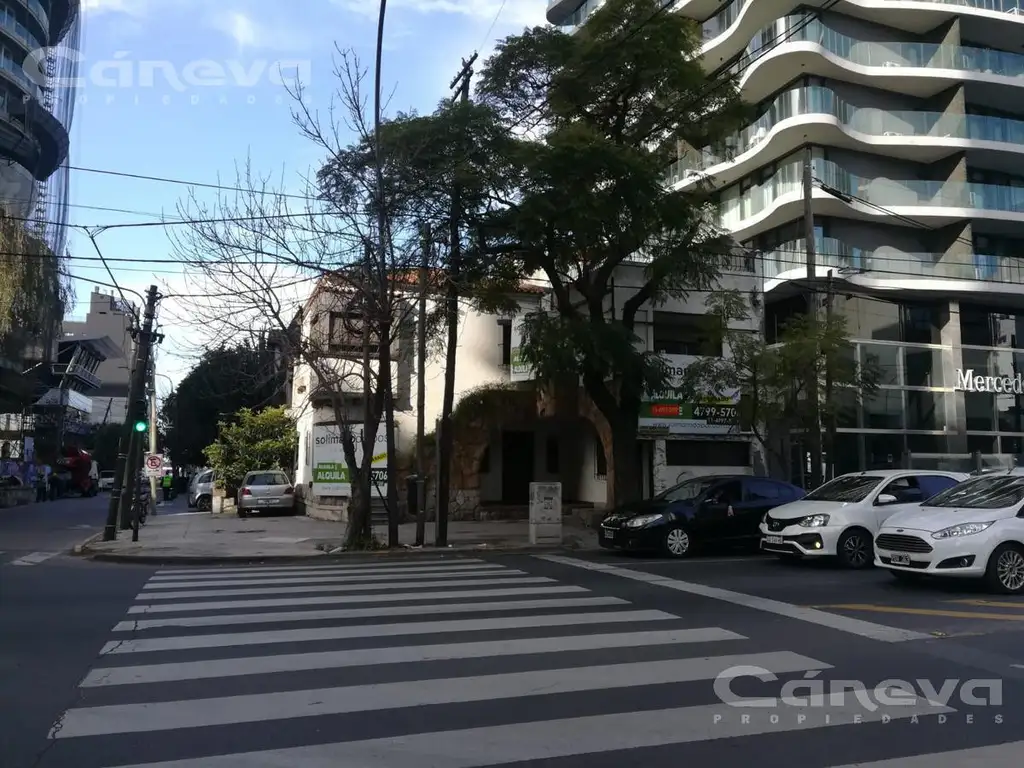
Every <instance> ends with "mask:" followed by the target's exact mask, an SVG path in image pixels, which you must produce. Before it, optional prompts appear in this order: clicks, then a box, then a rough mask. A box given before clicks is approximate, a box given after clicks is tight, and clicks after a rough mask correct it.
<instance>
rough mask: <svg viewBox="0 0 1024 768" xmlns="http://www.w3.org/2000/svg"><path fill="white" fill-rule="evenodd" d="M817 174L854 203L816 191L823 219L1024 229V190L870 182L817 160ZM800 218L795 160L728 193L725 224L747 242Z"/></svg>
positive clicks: (951, 183)
mask: <svg viewBox="0 0 1024 768" xmlns="http://www.w3.org/2000/svg"><path fill="white" fill-rule="evenodd" d="M814 175H815V177H816V178H817V179H819V180H820V181H822V182H823V183H824V184H826V185H828V186H829V187H831V188H832V189H834V190H836V191H837V192H839V193H840V194H842V195H849V196H851V197H852V198H856V199H852V200H847V201H844V200H842V199H840V198H838V197H836V196H834V195H832V194H831V193H829V192H825V191H824V190H822V189H818V188H815V190H814V194H813V197H814V207H815V211H816V212H817V213H820V214H824V215H830V216H836V217H840V218H858V219H863V220H867V221H871V220H878V219H879V217H885V216H891V215H897V216H903V217H908V218H911V219H914V220H919V221H921V220H924V221H927V222H928V225H929V226H934V227H941V226H947V225H949V224H953V223H956V222H962V221H965V220H969V219H988V220H989V222H990V225H991V226H992V227H993V228H994V229H1000V228H1002V229H1009V228H1016V229H1018V230H1019V228H1020V226H1021V225H1022V224H1024V185H1022V186H1021V187H1008V186H1000V185H996V184H976V183H970V182H957V181H924V180H920V179H910V180H893V179H886V178H874V179H868V178H863V177H859V176H856V175H854V174H852V173H849V172H848V171H846V170H845V169H843V168H842V167H841V166H839V165H837V164H836V163H833V162H829V161H825V160H821V159H815V161H814ZM802 215H803V163H802V161H794V162H792V163H789V164H787V165H785V166H783V167H782V168H780V169H779V170H778V171H777V172H776V173H775V174H774V175H773V176H771V177H770V178H769V179H767V180H766V181H765V182H764V183H762V184H760V185H759V186H756V187H752V188H751V189H748V190H747V191H746V192H743V193H741V194H738V195H730V194H729V191H726V193H725V195H724V197H723V201H722V206H721V225H722V226H723V227H724V228H726V229H728V230H729V231H730V232H731V233H732V235H733V237H735V238H736V239H737V240H739V241H744V240H748V239H750V238H751V237H754V236H755V235H757V234H759V233H761V232H764V231H767V230H769V229H773V228H775V227H777V226H781V225H782V224H784V223H786V222H788V221H793V220H796V219H798V218H800V217H801V216H802Z"/></svg>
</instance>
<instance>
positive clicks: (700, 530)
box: [598, 475, 804, 557]
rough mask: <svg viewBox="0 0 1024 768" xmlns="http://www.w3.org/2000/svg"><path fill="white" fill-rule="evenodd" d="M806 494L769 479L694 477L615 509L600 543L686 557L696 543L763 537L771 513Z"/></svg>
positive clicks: (603, 525)
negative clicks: (763, 522) (764, 521)
mask: <svg viewBox="0 0 1024 768" xmlns="http://www.w3.org/2000/svg"><path fill="white" fill-rule="evenodd" d="M803 497H804V490H803V489H802V488H798V487H797V486H795V485H791V484H790V483H784V482H782V481H781V480H772V479H770V478H766V477H749V476H746V475H706V476H704V477H694V478H690V479H689V480H686V481H684V482H682V483H679V485H676V486H673V487H672V488H669V489H668V490H667V491H663V492H662V493H659V494H658V495H657V496H655V497H654V498H653V499H648V500H646V501H641V502H638V503H636V504H631V505H629V506H625V507H621V508H619V509H614V510H612V511H611V512H610V513H609V514H608V515H607V516H606V517H605V518H604V520H602V521H601V527H600V529H599V530H598V541H599V542H600V544H601V546H602V547H605V548H606V549H622V550H628V551H632V552H640V551H661V552H664V553H665V554H667V555H669V556H670V557H686V556H687V555H689V554H690V552H691V551H692V549H693V547H694V546H695V543H696V542H700V543H702V544H704V543H722V544H731V543H741V542H747V541H750V542H754V541H759V540H760V532H759V530H758V527H759V526H760V524H761V519H762V518H763V517H764V515H765V513H766V512H767V511H768V510H770V509H773V508H775V507H778V506H781V505H782V504H789V503H790V502H791V501H797V500H799V499H802V498H803Z"/></svg>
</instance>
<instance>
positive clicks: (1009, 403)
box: [968, 395, 1024, 432]
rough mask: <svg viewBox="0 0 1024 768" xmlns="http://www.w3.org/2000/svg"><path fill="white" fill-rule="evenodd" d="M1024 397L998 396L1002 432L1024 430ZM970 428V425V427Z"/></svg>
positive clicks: (998, 411) (997, 403) (997, 406)
mask: <svg viewBox="0 0 1024 768" xmlns="http://www.w3.org/2000/svg"><path fill="white" fill-rule="evenodd" d="M1022 401H1024V398H1021V397H1014V396H1013V395H997V396H996V412H997V413H998V415H999V431H1000V432H1024V402H1022ZM968 429H970V427H968Z"/></svg>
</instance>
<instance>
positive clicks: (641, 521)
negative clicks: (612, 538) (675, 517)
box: [626, 514, 665, 528]
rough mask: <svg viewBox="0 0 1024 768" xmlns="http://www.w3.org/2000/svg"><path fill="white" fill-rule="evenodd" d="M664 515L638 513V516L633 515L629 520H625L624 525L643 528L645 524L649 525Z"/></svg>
mask: <svg viewBox="0 0 1024 768" xmlns="http://www.w3.org/2000/svg"><path fill="white" fill-rule="evenodd" d="M664 517H665V516H664V515H662V514H657V515H640V517H634V518H632V519H631V520H627V521H626V527H627V528H643V527H644V526H645V525H650V524H651V523H657V522H659V521H660V520H662V519H664Z"/></svg>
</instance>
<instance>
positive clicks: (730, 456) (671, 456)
mask: <svg viewBox="0 0 1024 768" xmlns="http://www.w3.org/2000/svg"><path fill="white" fill-rule="evenodd" d="M665 464H667V465H668V466H670V467H749V466H750V443H747V442H741V441H738V440H666V441H665Z"/></svg>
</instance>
